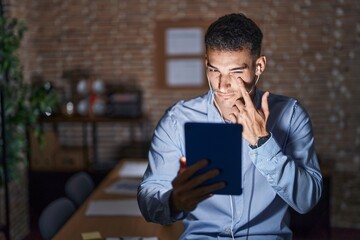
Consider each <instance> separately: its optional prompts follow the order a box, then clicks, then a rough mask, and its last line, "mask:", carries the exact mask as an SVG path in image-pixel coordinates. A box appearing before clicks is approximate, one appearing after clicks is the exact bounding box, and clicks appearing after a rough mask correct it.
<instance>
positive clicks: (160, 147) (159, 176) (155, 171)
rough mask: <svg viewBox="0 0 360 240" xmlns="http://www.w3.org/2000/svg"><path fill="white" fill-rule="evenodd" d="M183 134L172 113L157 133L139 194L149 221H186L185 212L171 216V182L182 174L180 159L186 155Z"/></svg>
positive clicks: (165, 222)
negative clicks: (179, 172) (183, 148)
mask: <svg viewBox="0 0 360 240" xmlns="http://www.w3.org/2000/svg"><path fill="white" fill-rule="evenodd" d="M180 131H181V129H179V128H178V127H177V122H176V120H175V118H174V117H172V115H171V113H169V112H168V113H167V114H166V115H165V116H164V117H163V118H162V119H161V120H160V122H159V124H158V126H157V127H156V129H155V131H154V135H153V138H152V142H151V146H150V151H149V156H148V157H149V165H148V168H147V170H146V172H145V174H144V178H143V181H142V183H141V184H140V186H139V188H138V195H137V198H138V204H139V208H140V211H141V213H142V214H143V216H144V218H145V219H146V220H147V221H150V222H155V223H160V224H171V223H173V222H175V221H177V220H180V219H183V218H185V213H179V214H177V215H176V216H173V215H171V211H170V206H169V197H170V194H171V191H172V184H171V182H172V180H173V179H174V178H175V176H176V175H177V172H178V171H179V168H180V163H179V159H180V157H181V156H184V153H183V152H182V147H181V146H182V145H181V136H182V134H180Z"/></svg>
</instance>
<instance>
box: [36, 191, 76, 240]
mask: <svg viewBox="0 0 360 240" xmlns="http://www.w3.org/2000/svg"><path fill="white" fill-rule="evenodd" d="M75 210H76V207H75V205H74V204H73V203H72V202H71V201H70V200H69V199H68V198H65V197H61V198H58V199H56V200H54V201H52V202H51V203H50V204H49V205H47V206H46V207H45V208H44V210H43V211H42V212H41V215H40V218H39V230H40V234H41V236H42V237H43V238H44V239H45V240H47V239H51V238H53V237H54V236H55V234H56V233H57V232H58V231H59V230H60V228H61V227H62V226H63V225H64V224H65V223H66V221H67V220H68V219H69V218H70V216H71V215H72V214H73V213H74V212H75Z"/></svg>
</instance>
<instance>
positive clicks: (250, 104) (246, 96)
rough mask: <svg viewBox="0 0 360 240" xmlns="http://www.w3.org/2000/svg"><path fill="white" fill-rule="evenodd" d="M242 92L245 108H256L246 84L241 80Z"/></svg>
mask: <svg viewBox="0 0 360 240" xmlns="http://www.w3.org/2000/svg"><path fill="white" fill-rule="evenodd" d="M240 91H241V94H242V96H243V99H244V102H245V107H246V108H247V107H254V104H253V102H252V100H251V98H250V95H249V92H248V91H247V90H246V88H245V84H244V82H243V80H242V79H240Z"/></svg>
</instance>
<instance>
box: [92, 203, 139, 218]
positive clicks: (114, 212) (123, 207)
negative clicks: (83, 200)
mask: <svg viewBox="0 0 360 240" xmlns="http://www.w3.org/2000/svg"><path fill="white" fill-rule="evenodd" d="M85 215H86V216H141V213H140V210H139V207H138V204H137V201H136V199H124V200H93V201H90V203H89V205H88V207H87V209H86V213H85Z"/></svg>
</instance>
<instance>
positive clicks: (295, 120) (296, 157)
mask: <svg viewBox="0 0 360 240" xmlns="http://www.w3.org/2000/svg"><path fill="white" fill-rule="evenodd" d="M291 110H292V111H290V112H291V113H292V116H291V118H290V119H291V120H290V123H289V127H288V130H287V133H286V134H287V138H286V139H287V140H286V142H285V144H282V146H283V147H280V145H279V143H278V142H277V139H276V136H274V135H272V136H271V138H270V139H269V140H268V141H267V142H266V143H264V144H263V145H262V146H260V147H259V148H256V149H250V151H249V154H250V158H251V160H252V162H253V163H254V165H255V167H256V168H257V170H258V171H260V172H261V174H262V175H263V176H264V177H265V178H266V179H267V181H268V182H269V184H270V185H271V186H272V188H273V189H274V190H275V191H276V192H277V194H278V195H279V196H280V197H281V198H282V199H283V200H284V201H285V202H286V203H287V204H288V205H289V206H291V207H292V208H293V209H294V210H295V211H297V212H299V213H306V212H308V211H310V210H311V209H312V208H313V207H314V206H315V205H316V204H317V202H318V201H319V199H320V197H321V192H322V176H321V172H320V167H319V164H318V160H317V157H316V153H315V149H314V136H313V132H312V126H311V122H310V118H309V116H308V114H307V113H306V112H305V110H304V109H303V108H302V107H301V106H300V105H299V104H298V103H296V104H294V106H292V109H291ZM270 114H271V113H270ZM249 148H250V147H249Z"/></svg>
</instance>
